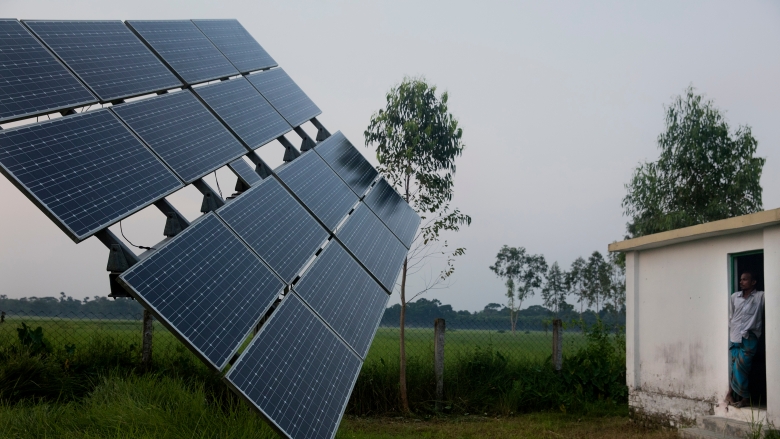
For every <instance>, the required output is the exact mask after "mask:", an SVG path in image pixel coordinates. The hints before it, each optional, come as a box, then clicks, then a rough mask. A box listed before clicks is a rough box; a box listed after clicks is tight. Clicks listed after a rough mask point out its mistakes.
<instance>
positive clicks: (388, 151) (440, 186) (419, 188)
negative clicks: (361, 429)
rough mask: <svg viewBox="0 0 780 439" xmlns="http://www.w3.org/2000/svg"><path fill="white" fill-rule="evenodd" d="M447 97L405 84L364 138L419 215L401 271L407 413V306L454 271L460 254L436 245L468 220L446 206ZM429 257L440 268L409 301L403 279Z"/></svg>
mask: <svg viewBox="0 0 780 439" xmlns="http://www.w3.org/2000/svg"><path fill="white" fill-rule="evenodd" d="M448 98H449V96H448V95H447V92H444V93H441V94H437V93H436V87H435V86H432V85H429V84H428V83H427V82H426V81H425V79H423V78H409V77H407V78H404V80H403V81H402V82H401V83H400V84H398V85H396V86H394V87H393V88H391V89H390V91H389V92H388V93H387V95H386V103H385V108H383V109H380V110H379V111H377V112H376V113H374V114H373V115H372V116H371V121H370V122H369V125H368V128H367V129H366V131H365V133H364V136H365V142H366V146H368V147H370V146H375V147H376V157H377V160H378V161H379V171H380V172H381V173H382V175H383V176H384V177H385V179H387V181H388V182H389V183H390V184H391V185H392V186H393V187H395V188H396V190H398V192H399V193H400V194H401V196H402V197H403V198H404V199H405V200H406V201H407V202H408V203H409V204H410V205H411V206H412V207H413V208H414V209H415V210H416V211H417V212H418V213H419V214H420V217H421V218H422V225H421V227H420V230H419V231H418V233H417V236H416V237H415V240H414V244H413V247H412V249H411V250H410V252H409V255H408V257H407V258H406V259H405V260H404V265H403V269H402V271H401V283H400V298H401V316H400V322H399V323H400V352H399V353H400V355H399V357H400V360H399V361H400V374H399V385H400V393H401V406H402V408H403V410H404V411H406V412H408V411H409V400H408V398H407V392H406V341H405V340H406V339H405V337H406V335H405V316H406V304H407V303H408V302H410V301H412V300H414V299H415V298H416V297H418V296H419V295H420V294H423V293H425V292H426V291H430V290H432V289H435V288H437V287H440V286H441V284H442V282H444V281H446V279H447V278H448V277H449V276H451V275H452V273H453V272H454V270H455V267H454V259H455V258H456V257H458V256H461V255H463V254H464V253H465V251H466V249H465V248H462V247H458V248H455V249H454V250H452V249H450V248H449V246H448V244H447V242H446V241H444V243H441V242H440V237H441V235H442V233H444V232H457V231H458V230H459V229H460V227H461V226H468V225H469V224H471V217H470V216H468V215H466V214H464V213H462V212H461V211H460V210H459V209H457V208H453V207H451V206H450V202H451V201H452V196H453V194H454V180H453V176H454V174H455V159H456V158H457V157H459V156H460V155H461V154H462V153H463V148H464V145H463V141H462V138H463V131H462V130H461V128H460V127H459V126H458V121H457V120H456V119H455V117H454V116H453V115H452V114H450V112H449V109H448V106H447V101H448ZM432 257H444V259H445V268H444V269H442V270H441V272H440V273H439V274H438V275H437V276H432V277H431V278H430V279H429V281H427V282H426V284H425V286H424V287H423V288H422V289H421V290H420V291H417V292H416V293H413V294H412V295H411V297H410V295H409V294H408V292H407V290H406V289H407V278H408V276H409V275H410V270H411V272H415V270H416V269H418V268H419V267H422V266H424V265H425V264H426V263H427V261H428V260H429V259H430V258H432Z"/></svg>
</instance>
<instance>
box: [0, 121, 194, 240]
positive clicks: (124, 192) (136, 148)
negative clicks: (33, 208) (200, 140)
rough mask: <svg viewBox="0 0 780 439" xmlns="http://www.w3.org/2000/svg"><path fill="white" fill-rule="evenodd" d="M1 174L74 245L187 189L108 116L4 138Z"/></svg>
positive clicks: (0, 134)
mask: <svg viewBox="0 0 780 439" xmlns="http://www.w3.org/2000/svg"><path fill="white" fill-rule="evenodd" d="M0 170H2V171H3V173H4V174H5V175H6V177H8V178H9V180H11V182H13V183H14V184H16V186H17V187H18V188H19V189H20V190H22V191H23V192H24V193H25V194H26V195H27V196H28V197H29V198H30V199H31V200H32V201H33V202H34V203H36V204H37V205H38V207H39V208H41V209H42V210H43V211H44V212H45V213H47V215H48V216H49V217H50V218H51V219H52V220H54V222H55V223H57V225H58V226H59V227H60V228H61V229H62V230H63V231H64V232H65V233H67V234H68V235H69V236H70V237H71V238H72V239H74V240H75V241H77V242H78V241H81V240H82V239H85V238H87V237H89V236H90V235H92V234H93V233H95V232H97V231H98V230H101V229H103V228H105V227H108V226H109V225H111V224H113V223H114V222H116V221H118V220H120V219H122V218H124V217H126V216H128V215H130V214H132V213H133V212H135V211H137V210H139V209H141V208H143V207H145V206H147V205H149V204H151V203H153V202H154V201H156V200H158V199H160V198H162V197H164V196H165V195H167V194H169V193H171V192H172V191H174V190H176V189H178V188H180V187H182V184H181V182H180V181H179V179H178V178H176V176H175V175H174V174H173V173H171V171H169V170H168V168H166V167H165V165H163V164H162V163H161V162H160V161H159V160H158V159H157V157H155V156H154V154H152V153H151V151H149V150H148V149H147V148H146V147H145V146H144V145H143V144H142V143H141V142H140V141H139V140H138V139H137V138H136V137H135V136H134V135H133V134H132V133H131V132H130V130H128V129H127V127H125V126H124V125H123V124H122V123H121V122H120V121H119V120H118V119H117V118H116V117H115V116H114V115H113V114H112V113H111V112H110V111H108V110H98V111H90V112H88V113H81V114H78V115H73V116H68V117H65V118H59V119H54V120H51V121H47V122H42V123H39V124H34V125H27V126H22V127H19V128H14V129H10V130H5V131H0Z"/></svg>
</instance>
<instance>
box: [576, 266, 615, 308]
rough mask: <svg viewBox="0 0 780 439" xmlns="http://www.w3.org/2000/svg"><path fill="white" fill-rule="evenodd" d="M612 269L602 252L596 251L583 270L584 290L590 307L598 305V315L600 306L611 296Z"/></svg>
mask: <svg viewBox="0 0 780 439" xmlns="http://www.w3.org/2000/svg"><path fill="white" fill-rule="evenodd" d="M609 272H610V268H609V266H608V264H607V262H606V261H605V260H604V256H602V255H601V253H600V252H598V251H594V252H593V253H592V254H591V255H590V257H589V258H588V262H587V264H586V265H585V269H584V270H583V276H582V281H583V289H584V290H585V298H586V299H587V300H588V307H590V306H591V305H594V304H595V305H596V314H597V315H598V313H599V309H600V307H599V304H600V303H601V301H603V300H604V298H605V297H607V296H608V295H609V291H610V278H609Z"/></svg>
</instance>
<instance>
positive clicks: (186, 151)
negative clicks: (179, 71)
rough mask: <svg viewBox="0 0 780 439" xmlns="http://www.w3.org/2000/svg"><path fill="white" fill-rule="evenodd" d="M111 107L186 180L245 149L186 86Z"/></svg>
mask: <svg viewBox="0 0 780 439" xmlns="http://www.w3.org/2000/svg"><path fill="white" fill-rule="evenodd" d="M112 110H113V111H114V112H115V113H116V114H117V115H119V117H120V118H122V120H124V121H125V123H127V125H128V126H130V128H132V129H133V131H135V132H136V134H138V136H139V137H140V138H141V139H143V141H144V142H146V143H147V144H148V145H149V146H150V147H151V148H152V149H153V150H154V152H156V153H157V154H158V155H159V156H160V157H161V158H162V159H163V160H164V161H165V162H166V163H167V164H168V166H170V167H171V168H172V169H173V171H174V172H176V173H177V174H178V175H179V176H180V177H181V178H182V180H184V181H186V182H187V183H191V182H193V181H195V180H197V179H198V178H200V177H203V176H204V175H205V174H208V173H209V172H211V171H213V170H215V169H218V168H220V167H222V166H224V165H225V164H226V163H227V162H229V161H231V160H233V159H235V158H236V157H240V156H242V155H244V154H246V152H247V150H246V148H244V146H243V145H241V142H239V141H238V140H237V139H236V138H235V137H233V135H232V134H230V131H228V130H227V129H226V128H225V126H224V125H222V123H220V121H219V120H217V118H216V117H214V115H213V114H211V112H210V111H209V110H208V109H207V108H206V107H205V106H203V104H202V103H201V102H200V101H199V100H198V98H196V97H195V96H194V95H193V94H192V93H190V92H189V91H187V90H184V91H181V92H175V93H168V94H165V95H162V96H157V97H154V98H151V99H143V100H140V101H136V102H131V103H126V104H121V105H116V106H114V107H112Z"/></svg>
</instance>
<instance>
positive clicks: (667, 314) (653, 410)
mask: <svg viewBox="0 0 780 439" xmlns="http://www.w3.org/2000/svg"><path fill="white" fill-rule="evenodd" d="M766 237H767V239H770V238H771V239H773V240H775V241H776V243H774V242H773V243H772V244H771V246H772V247H773V248H775V249H777V248H780V228H772V231H771V232H770V230H769V229H766ZM764 241H765V232H764V230H755V231H749V232H742V233H737V234H732V235H726V236H719V237H710V238H704V239H700V240H696V241H689V242H685V243H680V244H674V245H669V246H666V247H660V248H655V249H649V250H642V251H635V252H630V253H628V254H627V258H626V295H627V297H626V299H627V300H626V309H627V314H628V315H627V320H626V325H627V333H626V341H627V346H626V363H627V364H626V365H627V381H628V383H627V384H628V386H629V404H630V406H631V408H632V409H633V410H634V411H635V413H636V414H638V415H640V416H647V417H650V418H651V419H654V420H655V421H660V422H667V423H669V424H671V425H678V424H687V423H692V422H694V421H695V419H696V417H697V416H701V415H707V414H712V413H713V408H714V407H713V406H714V405H715V404H717V403H718V402H719V401H720V400H721V399H722V398H723V397H724V396H725V394H726V391H727V389H728V297H729V296H728V294H729V271H730V270H729V254H731V253H739V252H744V251H750V250H759V249H763V248H764V247H765V242H764ZM768 256H769V255H766V254H765V258H767V257H768ZM773 257H774V258H775V259H778V260H780V254H775V256H773ZM772 261H774V259H772V257H769V258H768V259H765V283H766V290H767V291H772V289H773V286H774V285H777V286H778V287H780V277H777V276H779V275H778V272H780V270H777V271H774V270H771V269H770V267H771V266H772V265H770V264H772V263H773V262H772ZM774 266H777V267H780V265H777V264H775V265H774ZM773 276H774V277H773ZM770 295H771V294H767V297H770ZM776 301H777V298H774V299H773V300H772V301H771V303H774V302H776ZM778 305H780V304H778ZM769 306H770V300H769V299H767V307H769ZM776 308H778V309H780V307H776ZM777 314H778V316H777V317H778V320H775V321H780V312H778V313H777ZM769 319H770V317H769V313H768V315H767V320H769ZM775 326H776V325H775ZM768 329H769V327H768ZM771 329H772V330H773V331H774V332H773V335H772V338H771V340H772V341H773V343H774V342H775V341H777V342H780V340H779V339H780V328H775V327H774V326H772V327H771ZM769 346H770V339H769V338H768V339H767V358H769V357H770V356H771V354H770V348H769ZM775 352H780V351H775ZM776 361H777V360H776ZM775 366H776V367H775V369H774V370H777V368H778V367H780V362H778V364H777V365H775ZM769 367H772V366H770V364H767V368H768V369H769ZM767 375H768V376H767V381H769V382H771V381H770V380H771V377H770V376H769V372H768V373H767ZM772 385H773V386H776V387H778V389H776V390H780V382H778V381H777V380H774V382H772ZM768 390H769V389H768ZM769 393H770V394H772V393H774V394H775V395H780V393H779V392H777V391H774V392H773V391H772V390H769ZM772 402H773V401H772V400H770V401H768V403H772ZM776 404H780V401H777V402H776ZM778 414H780V412H778Z"/></svg>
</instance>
